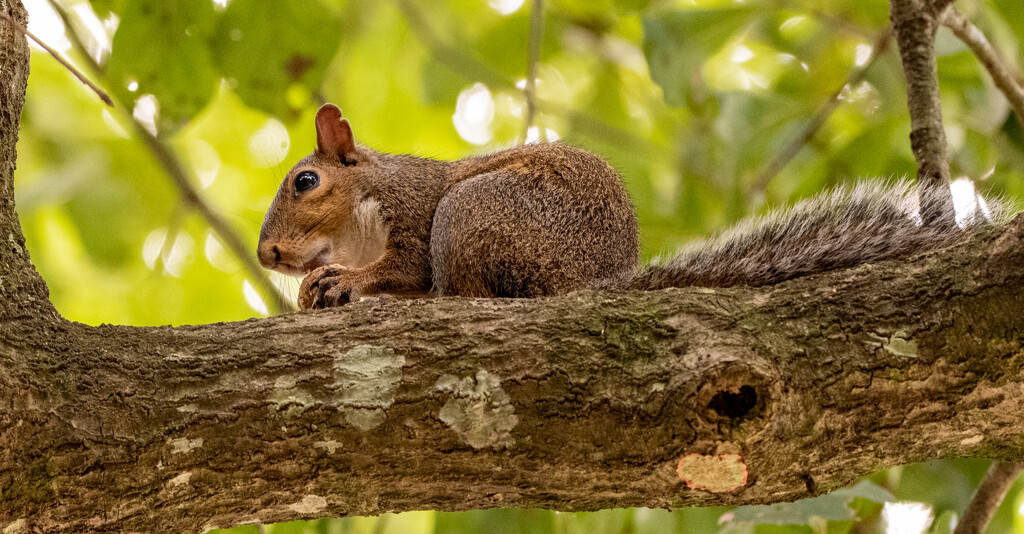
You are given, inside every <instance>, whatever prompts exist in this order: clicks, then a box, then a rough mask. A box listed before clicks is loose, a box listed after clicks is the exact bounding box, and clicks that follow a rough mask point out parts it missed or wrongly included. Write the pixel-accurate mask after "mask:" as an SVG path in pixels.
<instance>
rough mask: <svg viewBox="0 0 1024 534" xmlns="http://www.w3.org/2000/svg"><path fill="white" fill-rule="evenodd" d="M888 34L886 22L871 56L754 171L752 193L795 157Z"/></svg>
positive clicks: (884, 45) (878, 51) (871, 62)
mask: <svg viewBox="0 0 1024 534" xmlns="http://www.w3.org/2000/svg"><path fill="white" fill-rule="evenodd" d="M891 37H892V26H889V27H887V28H886V29H885V31H883V32H882V33H881V34H879V36H878V38H876V39H875V43H874V45H873V47H872V49H871V56H870V57H869V58H868V60H867V61H866V62H865V63H864V65H862V66H860V67H858V68H857V69H855V70H853V71H851V72H850V75H849V76H848V77H847V78H846V81H845V82H843V85H841V86H839V88H838V89H836V90H835V91H834V92H833V93H832V95H831V96H829V98H828V100H826V101H825V102H824V103H823V104H822V105H821V106H820V107H819V108H818V111H817V112H816V113H815V114H814V116H812V117H811V120H810V121H808V122H807V125H806V126H804V129H803V131H801V132H800V135H798V136H797V137H795V138H794V139H793V140H792V141H791V142H790V143H789V144H788V145H786V147H785V148H783V149H782V150H781V151H780V152H779V153H778V155H776V156H775V158H774V159H772V160H771V162H769V163H768V165H767V166H765V167H764V169H762V170H761V172H759V173H758V174H757V178H755V179H754V182H753V184H751V186H750V192H751V194H756V193H760V192H762V191H764V190H765V189H767V188H768V184H769V183H771V181H772V180H773V179H774V178H775V177H776V176H777V175H778V174H779V173H780V172H782V169H784V168H785V167H786V165H788V164H789V162H790V161H791V160H792V159H793V158H794V157H796V155H797V154H798V153H800V150H802V149H803V147H804V145H806V144H807V143H808V142H809V141H810V140H811V138H812V137H814V135H815V134H816V133H818V130H820V129H821V127H822V126H824V125H825V121H827V120H828V118H829V117H830V116H832V112H834V111H835V110H836V108H837V107H839V96H840V95H841V94H842V93H843V89H844V88H846V87H850V86H853V85H856V84H857V83H860V81H861V80H863V79H864V76H865V74H867V71H868V69H870V68H871V66H872V65H874V64H875V60H877V59H878V57H879V56H881V55H882V53H883V52H885V50H886V49H887V48H888V47H889V39H890V38H891Z"/></svg>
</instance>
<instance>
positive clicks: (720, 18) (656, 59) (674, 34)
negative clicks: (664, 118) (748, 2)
mask: <svg viewBox="0 0 1024 534" xmlns="http://www.w3.org/2000/svg"><path fill="white" fill-rule="evenodd" d="M752 12H753V9H752V8H750V7H747V6H742V5H740V6H735V5H729V6H725V7H721V8H703V9H681V10H676V11H668V12H664V13H658V14H655V15H652V16H649V17H646V18H645V19H644V53H645V54H646V55H647V63H648V65H649V67H650V70H651V79H652V80H654V81H655V82H656V83H657V84H658V85H660V86H661V87H662V89H663V90H664V91H665V100H666V101H667V102H669V103H670V104H672V105H677V106H681V105H684V104H686V102H687V99H688V98H689V96H690V93H691V91H692V90H693V84H694V83H699V80H700V78H701V76H702V72H701V69H702V67H703V65H704V62H705V61H706V60H707V58H708V57H710V56H712V55H714V54H715V53H717V52H718V51H719V50H721V49H722V47H723V46H725V44H726V43H727V42H729V41H730V40H731V39H734V38H735V34H736V32H737V31H738V30H739V29H740V28H742V27H744V26H745V25H747V24H749V23H750V19H749V17H750V14H751V13H752Z"/></svg>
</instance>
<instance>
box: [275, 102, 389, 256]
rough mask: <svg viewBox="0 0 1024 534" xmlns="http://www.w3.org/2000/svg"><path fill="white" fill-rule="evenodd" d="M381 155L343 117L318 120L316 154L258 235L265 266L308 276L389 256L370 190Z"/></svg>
mask: <svg viewBox="0 0 1024 534" xmlns="http://www.w3.org/2000/svg"><path fill="white" fill-rule="evenodd" d="M377 164H378V161H377V157H376V153H375V152H373V151H372V150H370V149H367V148H363V147H357V146H356V144H355V140H354V139H353V137H352V128H351V127H350V126H349V124H348V121H346V120H344V119H342V118H341V110H340V109H338V107H337V106H335V105H333V104H325V105H324V106H322V107H321V108H320V110H319V111H317V113H316V151H315V152H313V153H312V154H310V155H309V156H306V157H305V158H303V159H302V160H301V161H299V162H298V163H297V164H296V165H295V166H294V167H292V170H290V171H289V172H288V174H287V176H285V178H284V182H282V183H281V188H280V189H278V191H277V196H276V197H274V202H273V203H272V204H271V205H270V209H269V210H267V215H266V218H265V219H264V220H263V228H262V229H261V230H260V241H259V245H258V246H257V249H256V250H257V255H258V256H259V260H260V264H261V265H263V267H265V268H267V269H272V270H275V271H279V272H282V273H285V274H291V275H302V274H305V273H308V272H310V271H312V270H313V269H316V268H317V267H319V266H321V265H329V264H332V263H339V264H342V265H345V266H348V267H353V268H355V267H362V266H363V265H366V264H368V263H370V262H372V261H374V260H376V259H377V258H379V257H380V256H381V255H382V254H383V253H384V241H385V240H386V238H387V227H386V225H385V224H384V221H383V220H382V219H381V217H380V213H379V210H378V208H379V204H378V203H377V201H375V200H373V199H372V197H369V196H368V194H369V191H367V187H366V185H367V184H368V183H369V181H368V180H367V179H366V177H367V176H368V175H372V173H373V172H374V167H375V166H376V165H377Z"/></svg>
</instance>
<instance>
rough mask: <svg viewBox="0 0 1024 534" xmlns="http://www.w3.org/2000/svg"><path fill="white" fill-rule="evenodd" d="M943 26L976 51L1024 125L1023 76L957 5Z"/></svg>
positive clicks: (943, 22)
mask: <svg viewBox="0 0 1024 534" xmlns="http://www.w3.org/2000/svg"><path fill="white" fill-rule="evenodd" d="M942 25H943V26H946V27H947V28H949V29H950V30H952V32H953V34H954V35H956V36H957V37H958V38H960V40H961V41H963V42H964V44H966V45H967V47H968V48H970V49H971V51H972V52H974V55H975V56H977V58H978V61H980V62H981V64H982V65H983V66H984V67H985V70H987V71H988V73H989V75H990V76H992V81H993V82H995V84H996V87H998V88H999V90H1000V91H1002V93H1003V95H1005V96H1006V99H1007V100H1008V101H1009V102H1010V107H1011V108H1013V112H1014V114H1016V115H1017V122H1019V123H1020V124H1021V127H1022V128H1024V85H1021V82H1020V78H1019V77H1018V76H1017V75H1016V74H1014V73H1013V72H1012V71H1011V70H1010V67H1009V66H1008V65H1007V64H1006V61H1005V60H1004V59H1003V57H1002V55H1001V54H1000V53H999V52H998V51H997V50H996V49H995V48H994V47H993V46H992V44H991V43H989V42H988V39H987V38H985V34H984V33H982V32H981V30H979V29H978V27H977V26H975V25H974V24H971V21H970V20H967V17H965V16H963V14H961V13H960V12H959V11H957V10H956V8H950V9H948V10H946V12H945V14H944V16H943V18H942Z"/></svg>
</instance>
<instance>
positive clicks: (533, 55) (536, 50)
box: [523, 0, 547, 141]
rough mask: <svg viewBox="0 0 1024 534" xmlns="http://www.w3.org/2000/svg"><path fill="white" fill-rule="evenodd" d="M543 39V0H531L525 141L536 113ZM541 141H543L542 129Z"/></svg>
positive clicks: (544, 136) (525, 91)
mask: <svg viewBox="0 0 1024 534" xmlns="http://www.w3.org/2000/svg"><path fill="white" fill-rule="evenodd" d="M543 39H544V0H533V6H532V7H531V8H530V49H529V52H528V55H527V61H526V88H525V89H524V93H525V94H526V124H525V125H524V127H523V140H524V141H525V140H526V138H527V136H528V135H529V133H530V127H532V126H533V120H534V118H535V116H536V115H537V63H538V62H539V61H540V45H541V41H543ZM540 137H541V141H545V140H546V139H545V138H546V137H547V136H546V135H544V133H543V130H542V133H541V135H540Z"/></svg>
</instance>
